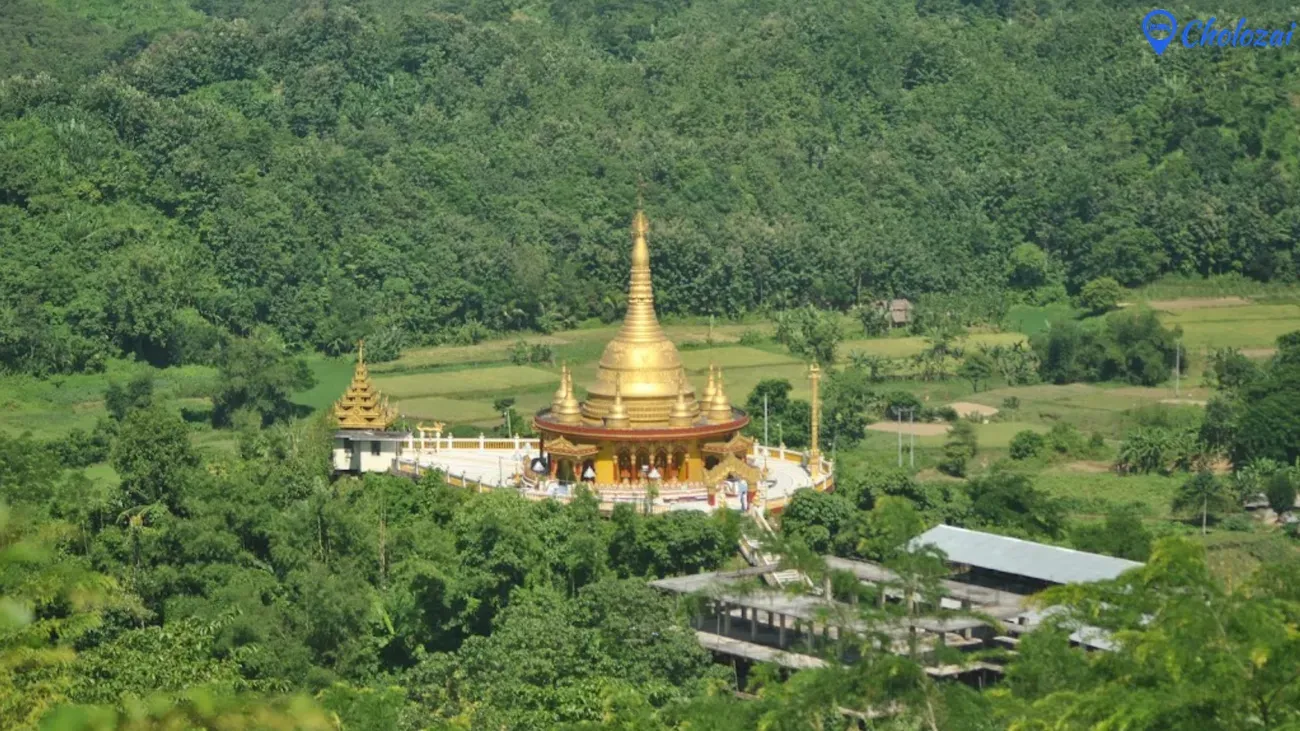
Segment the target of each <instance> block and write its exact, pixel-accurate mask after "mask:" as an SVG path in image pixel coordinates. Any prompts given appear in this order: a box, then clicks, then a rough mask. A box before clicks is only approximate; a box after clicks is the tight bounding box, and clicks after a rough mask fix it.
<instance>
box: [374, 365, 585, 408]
mask: <svg viewBox="0 0 1300 731" xmlns="http://www.w3.org/2000/svg"><path fill="white" fill-rule="evenodd" d="M374 380H375V385H376V386H378V387H379V389H380V390H381V391H383V392H384V393H386V394H388V396H389V398H391V399H394V400H396V399H408V398H416V397H420V396H442V395H446V394H453V393H491V394H496V393H502V394H506V393H511V392H513V391H515V390H519V389H528V388H532V387H535V386H541V385H549V386H551V387H554V386H556V385H558V384H559V382H560V376H559V372H558V371H553V370H550V369H545V370H544V369H542V368H534V367H531V366H513V365H507V366H495V367H491V368H466V369H462V370H454V371H435V372H433V373H418V374H410V375H400V376H390V375H384V376H376V377H375V379H374Z"/></svg>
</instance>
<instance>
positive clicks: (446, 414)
mask: <svg viewBox="0 0 1300 731" xmlns="http://www.w3.org/2000/svg"><path fill="white" fill-rule="evenodd" d="M395 405H396V407H397V410H398V411H399V412H401V413H402V414H403V415H405V416H408V417H410V418H413V419H426V420H430V421H433V420H436V421H443V422H461V421H464V422H471V421H483V420H485V419H486V420H494V419H500V418H501V415H500V414H498V413H497V412H496V409H494V408H492V404H490V403H488V402H486V401H467V400H463V399H453V398H447V397H445V396H425V397H422V398H414V399H404V400H402V401H400V402H397V403H396V404H395Z"/></svg>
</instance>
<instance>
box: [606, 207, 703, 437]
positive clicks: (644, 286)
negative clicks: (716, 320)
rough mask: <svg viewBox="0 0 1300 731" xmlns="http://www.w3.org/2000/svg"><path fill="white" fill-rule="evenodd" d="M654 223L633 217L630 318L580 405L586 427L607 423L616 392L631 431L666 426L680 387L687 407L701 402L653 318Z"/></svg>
mask: <svg viewBox="0 0 1300 731" xmlns="http://www.w3.org/2000/svg"><path fill="white" fill-rule="evenodd" d="M649 232H650V222H649V220H648V219H646V215H645V212H644V211H641V210H640V209H638V210H637V212H636V215H635V216H634V217H633V219H632V277H631V282H630V284H629V286H628V293H627V316H626V318H625V319H624V320H623V327H622V329H621V330H619V332H618V334H617V335H616V336H615V337H614V339H613V340H611V341H610V342H609V345H607V346H606V347H605V353H604V355H602V356H601V358H600V367H599V370H598V371H597V374H596V382H595V383H594V384H592V386H591V388H590V389H588V392H587V400H586V401H585V402H584V403H583V404H582V416H583V419H584V420H585V421H586V422H587V423H588V424H601V423H606V422H607V417H608V416H609V414H610V411H611V410H612V409H613V407H614V402H615V397H616V391H619V390H620V389H621V392H622V393H621V398H622V400H624V408H625V409H626V411H627V415H628V420H629V422H630V424H631V426H632V427H634V428H640V427H657V426H667V425H668V424H669V421H670V419H669V416H670V413H671V412H672V410H673V406H674V403H675V402H676V400H677V396H678V391H679V390H681V387H680V386H681V384H685V385H684V389H685V393H684V394H682V396H683V397H684V399H685V400H686V402H687V408H688V410H690V411H691V412H692V413H698V412H699V410H700V404H699V402H697V401H696V400H695V391H694V389H693V388H691V385H690V382H689V381H688V380H686V373H685V371H684V370H683V369H682V359H681V356H680V355H678V353H677V347H676V346H674V345H673V343H672V341H671V340H669V339H668V336H667V335H665V334H664V331H663V328H662V327H660V326H659V319H658V318H657V317H656V316H655V308H654V287H653V285H652V283H651V280H650V246H649V244H648V243H647V240H646V236H647V234H649Z"/></svg>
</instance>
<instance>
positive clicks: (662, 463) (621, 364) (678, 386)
mask: <svg viewBox="0 0 1300 731" xmlns="http://www.w3.org/2000/svg"><path fill="white" fill-rule="evenodd" d="M649 232H650V222H649V220H648V219H647V218H646V215H645V213H644V212H643V211H641V210H639V209H638V210H637V212H636V215H635V216H633V218H632V271H631V278H630V283H629V286H628V298H627V315H626V317H625V319H624V321H623V326H622V327H621V328H620V329H619V331H618V333H617V334H616V335H615V336H614V339H613V340H611V341H610V342H609V344H608V345H606V346H605V352H604V354H603V355H602V356H601V358H600V364H599V368H598V370H597V373H596V381H595V383H593V384H592V385H591V387H590V388H589V389H587V399H586V400H585V401H583V402H581V403H580V404H579V403H577V399H576V397H575V395H574V391H573V375H572V373H571V372H570V371H569V369H568V367H567V366H566V367H565V368H564V369H563V370H562V371H561V375H560V386H559V388H558V389H557V390H556V391H555V397H554V398H553V400H552V401H551V407H550V408H549V409H546V410H543V411H542V412H540V413H539V414H538V415H537V417H536V419H534V426H535V427H536V428H537V430H538V433H539V434H540V435H541V439H542V449H543V451H544V452H545V453H546V454H547V457H548V459H547V461H548V463H549V464H550V468H551V474H552V476H555V477H558V478H560V479H562V480H577V479H581V480H584V481H587V482H591V483H594V484H595V485H596V486H597V487H598V488H599V487H601V486H604V485H610V484H615V485H617V484H627V483H636V482H645V481H662V482H664V483H668V484H673V483H696V484H706V485H713V484H716V483H717V482H719V481H721V480H723V479H726V478H727V477H728V476H744V477H746V478H747V479H751V480H757V472H756V470H755V469H754V468H752V467H751V466H750V465H748V463H747V462H746V461H745V455H746V454H748V452H749V449H750V447H751V445H752V443H751V441H750V440H749V439H747V438H746V437H744V436H742V435H741V434H740V431H741V429H743V428H744V427H745V425H746V424H748V423H749V417H748V416H746V415H745V413H744V412H743V411H741V410H739V409H736V408H733V407H732V406H731V402H730V400H729V399H728V398H727V396H726V394H725V393H724V392H723V386H722V374H721V371H720V370H718V369H715V368H713V367H712V366H710V369H709V389H708V391H707V392H706V394H705V398H703V399H697V398H696V395H695V389H694V388H693V387H692V386H691V383H690V379H689V378H687V376H686V371H685V369H684V368H683V367H682V359H681V356H680V355H679V354H678V353H677V347H676V346H675V345H673V342H672V341H671V340H669V339H668V336H667V335H666V334H665V333H664V331H663V328H662V327H660V325H659V318H658V317H657V316H656V315H655V308H654V287H653V284H652V282H651V278H650V246H649V242H648V240H647V238H648V235H649ZM575 407H576V409H575ZM575 410H576V413H575Z"/></svg>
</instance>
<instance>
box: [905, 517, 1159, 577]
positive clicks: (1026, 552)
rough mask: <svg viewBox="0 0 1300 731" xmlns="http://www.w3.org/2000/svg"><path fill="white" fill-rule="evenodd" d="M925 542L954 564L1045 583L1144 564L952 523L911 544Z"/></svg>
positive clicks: (1109, 574)
mask: <svg viewBox="0 0 1300 731" xmlns="http://www.w3.org/2000/svg"><path fill="white" fill-rule="evenodd" d="M926 544H929V545H932V546H935V547H936V548H938V549H939V550H941V551H943V552H944V553H946V554H947V555H948V561H949V562H951V563H955V564H963V565H965V566H970V567H972V568H975V569H982V570H983V571H987V572H996V573H998V574H1006V575H1009V576H1014V577H1022V578H1025V579H1030V580H1032V581H1034V582H1041V583H1043V584H1070V583H1081V582H1088V581H1103V580H1105V579H1113V578H1115V577H1117V576H1119V575H1120V574H1122V573H1124V572H1125V571H1128V570H1129V569H1135V568H1137V567H1139V566H1142V564H1141V563H1138V562H1137V561H1129V560H1126V559H1122V558H1114V557H1112V556H1103V555H1101V554H1097V553H1088V552H1086V551H1076V550H1074V549H1072V548H1061V547H1059V546H1049V545H1046V544H1043V543H1034V542H1033V541H1025V540H1021V539H1019V538H1009V537H1007V536H999V535H995V534H993V533H983V532H980V531H975V530H967V529H966V528H956V527H953V526H950V525H940V526H935V527H934V528H931V529H930V530H928V531H926V532H924V533H922V534H921V535H919V536H917V537H916V538H913V539H912V545H926Z"/></svg>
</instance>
